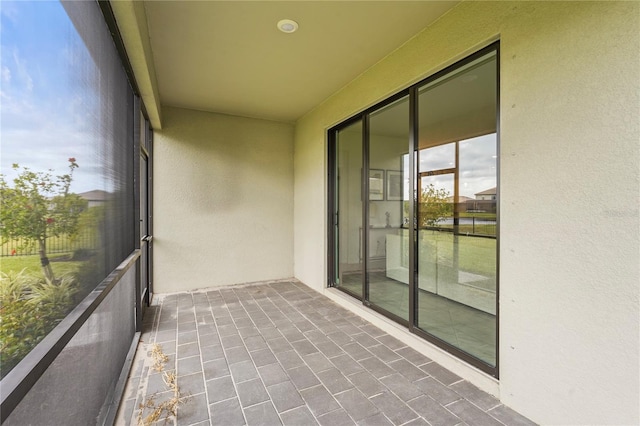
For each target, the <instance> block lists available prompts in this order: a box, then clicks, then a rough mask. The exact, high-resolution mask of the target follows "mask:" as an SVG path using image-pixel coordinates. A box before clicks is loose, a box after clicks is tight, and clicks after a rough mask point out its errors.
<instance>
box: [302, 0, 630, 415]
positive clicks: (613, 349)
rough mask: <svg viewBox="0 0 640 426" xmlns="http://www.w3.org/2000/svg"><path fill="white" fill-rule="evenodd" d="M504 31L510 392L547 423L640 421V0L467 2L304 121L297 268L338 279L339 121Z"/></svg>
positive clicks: (510, 401) (505, 390)
mask: <svg viewBox="0 0 640 426" xmlns="http://www.w3.org/2000/svg"><path fill="white" fill-rule="evenodd" d="M498 39H499V40H500V42H501V61H500V72H501V95H500V103H501V112H500V136H501V149H500V166H501V167H500V187H501V191H500V196H501V200H500V209H501V211H500V221H501V222H500V249H499V255H500V347H499V352H500V379H499V382H498V383H497V385H496V386H497V393H499V395H500V397H501V399H502V401H503V402H504V403H505V404H506V405H508V406H511V407H513V408H514V409H516V410H518V411H520V412H521V413H522V414H524V415H526V416H528V417H529V418H531V419H532V420H534V421H536V422H540V423H543V424H638V423H639V422H640V418H639V402H638V401H639V400H640V391H639V381H640V380H639V377H640V371H639V335H640V333H639V325H638V324H639V319H640V315H639V309H638V306H639V302H638V289H639V286H640V285H639V283H640V276H639V263H640V262H639V255H640V249H639V240H640V239H639V234H640V231H639V213H638V205H639V194H640V185H639V180H640V167H639V165H640V158H639V146H640V142H639V141H640V126H639V121H640V118H639V117H640V97H639V90H640V3H638V2H619V3H618V2H605V3H598V2H566V3H564V2H544V3H543V2H514V3H507V2H493V3H490V2H468V3H462V4H461V5H459V6H458V7H456V8H455V9H453V10H452V11H451V12H449V13H448V14H447V15H445V16H444V17H443V18H441V19H440V20H439V21H437V22H436V23H435V24H433V25H432V26H431V27H429V28H427V29H425V30H424V31H423V32H422V33H420V34H419V35H418V36H416V37H415V38H413V39H412V40H410V41H409V42H407V43H406V44H405V45H404V46H402V47H401V48H400V49H399V50H397V51H396V52H394V53H392V54H391V55H389V56H388V57H387V58H385V59H384V60H383V61H381V62H380V63H378V64H377V65H375V66H374V67H372V68H371V69H369V70H368V71H367V72H366V73H364V74H363V75H361V76H360V77H359V78H358V79H356V80H355V81H353V82H352V83H351V84H349V85H348V86H347V87H345V88H344V89H343V90H341V91H340V92H338V93H336V94H335V95H334V96H332V97H331V98H329V99H328V100H327V101H326V102H324V103H323V104H321V105H320V106H318V107H317V108H316V109H315V110H314V111H312V112H310V113H309V114H307V115H306V116H305V117H303V118H302V119H300V120H299V121H298V123H297V125H296V129H295V157H294V168H295V189H294V191H295V209H294V213H295V215H294V220H295V227H294V253H295V254H294V256H295V257H294V259H295V261H294V263H295V276H296V277H298V278H299V279H300V280H302V281H303V282H305V283H307V284H308V285H310V286H311V287H313V288H315V289H317V290H319V291H323V288H324V286H325V283H326V254H327V247H326V232H327V225H326V214H325V212H326V187H327V182H326V170H327V165H326V157H327V155H326V152H327V151H326V150H327V147H326V130H327V128H329V127H330V126H332V125H334V124H336V123H338V122H340V121H342V120H344V119H345V118H347V117H349V116H351V115H352V114H354V113H356V112H358V111H360V110H362V109H364V108H365V107H367V106H370V105H372V104H374V103H376V102H377V101H379V100H382V99H384V98H385V97H387V96H388V95H390V94H392V93H394V92H396V91H397V90H399V89H401V88H404V87H406V86H408V85H409V84H411V83H413V82H416V81H419V80H420V79H421V78H424V77H426V76H428V75H430V74H432V73H433V72H435V71H437V70H440V69H442V68H444V67H445V66H447V65H449V64H452V63H453V62H455V61H456V60H458V59H461V58H463V57H465V56H466V55H468V54H469V53H472V52H474V51H475V50H477V49H478V48H481V47H483V46H485V45H487V44H488V43H490V42H491V41H494V40H498ZM426 350H427V351H431V352H430V353H431V354H433V357H434V358H435V359H438V360H440V361H441V362H443V363H444V364H446V365H447V366H448V367H450V368H453V369H454V370H455V371H456V372H458V373H459V374H461V375H462V376H463V377H466V378H469V379H471V380H473V381H474V382H475V383H478V384H479V385H481V386H483V387H484V388H487V383H488V382H487V381H486V380H484V379H482V378H481V377H480V375H479V374H477V372H475V371H473V369H470V368H468V367H465V366H464V365H462V363H459V362H456V361H455V360H453V359H448V358H446V356H445V355H442V353H441V352H439V351H437V350H435V349H426ZM489 387H490V386H489Z"/></svg>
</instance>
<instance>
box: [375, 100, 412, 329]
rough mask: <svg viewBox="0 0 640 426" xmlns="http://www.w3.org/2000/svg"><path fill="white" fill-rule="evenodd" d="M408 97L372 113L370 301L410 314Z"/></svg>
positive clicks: (398, 313)
mask: <svg viewBox="0 0 640 426" xmlns="http://www.w3.org/2000/svg"><path fill="white" fill-rule="evenodd" d="M408 147H409V97H408V96H406V97H404V98H402V99H400V100H398V101H395V102H393V103H391V104H389V105H387V106H386V107H384V108H382V109H380V110H378V111H376V112H374V113H372V114H371V115H370V117H369V209H368V211H369V218H368V219H369V227H368V229H367V234H368V244H369V245H368V248H369V250H368V253H369V254H368V256H369V257H368V259H367V260H368V262H367V286H368V300H369V302H370V303H372V304H373V305H376V306H378V307H380V308H382V309H384V310H385V311H387V312H389V313H391V314H393V315H395V316H397V317H400V318H402V319H404V320H408V319H409V265H408V254H409V230H408V228H407V224H408V221H407V220H405V218H406V217H408V204H409V190H408V184H409V180H408V179H409V165H408V155H407V153H408Z"/></svg>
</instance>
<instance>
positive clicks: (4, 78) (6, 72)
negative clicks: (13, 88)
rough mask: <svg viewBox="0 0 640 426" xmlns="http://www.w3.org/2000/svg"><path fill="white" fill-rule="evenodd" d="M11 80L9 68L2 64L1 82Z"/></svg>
mask: <svg viewBox="0 0 640 426" xmlns="http://www.w3.org/2000/svg"><path fill="white" fill-rule="evenodd" d="M10 81H11V70H10V69H9V68H7V67H6V66H4V65H3V66H2V82H3V83H5V84H7V83H9V82H10Z"/></svg>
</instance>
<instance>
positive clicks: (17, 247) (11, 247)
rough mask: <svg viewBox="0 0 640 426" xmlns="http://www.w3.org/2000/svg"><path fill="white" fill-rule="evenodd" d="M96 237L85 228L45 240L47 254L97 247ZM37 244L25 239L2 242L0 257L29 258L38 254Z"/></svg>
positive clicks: (91, 230) (93, 232) (94, 232)
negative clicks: (75, 233) (71, 234)
mask: <svg viewBox="0 0 640 426" xmlns="http://www.w3.org/2000/svg"><path fill="white" fill-rule="evenodd" d="M97 243H98V237H97V232H96V230H95V229H90V228H85V229H84V230H81V231H80V232H79V233H78V234H77V235H74V236H69V235H60V236H58V237H49V238H47V254H59V253H72V252H74V251H75V250H78V249H93V248H96V247H97ZM38 251H39V248H38V243H37V242H34V241H28V240H25V239H14V240H8V241H2V245H1V246H0V257H6V256H30V255H35V254H38Z"/></svg>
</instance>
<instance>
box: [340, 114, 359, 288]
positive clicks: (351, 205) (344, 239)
mask: <svg viewBox="0 0 640 426" xmlns="http://www.w3.org/2000/svg"><path fill="white" fill-rule="evenodd" d="M335 155H336V161H335V164H336V170H335V175H336V184H335V194H334V196H335V198H336V199H335V204H336V206H337V208H336V211H335V212H334V214H335V215H336V217H335V220H334V223H335V238H334V242H335V247H334V256H335V260H334V265H335V272H334V273H335V277H334V279H335V284H336V287H338V288H340V289H342V290H345V291H347V292H349V293H351V294H353V295H355V296H357V297H360V298H362V269H363V266H362V265H363V259H364V248H363V247H362V241H363V235H362V122H361V121H358V122H356V123H354V124H352V125H350V126H348V127H345V128H344V129H341V130H339V131H338V132H337V135H336V147H335Z"/></svg>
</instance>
